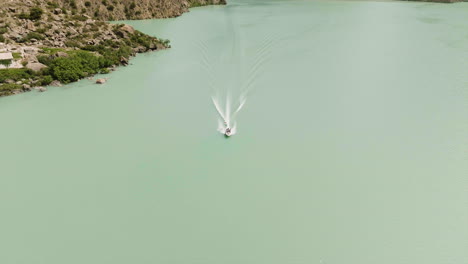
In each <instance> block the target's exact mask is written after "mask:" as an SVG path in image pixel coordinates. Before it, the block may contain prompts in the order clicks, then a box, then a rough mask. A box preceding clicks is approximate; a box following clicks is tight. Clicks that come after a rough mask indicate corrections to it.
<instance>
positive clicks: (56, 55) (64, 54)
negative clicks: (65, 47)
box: [54, 51, 68, 58]
mask: <svg viewBox="0 0 468 264" xmlns="http://www.w3.org/2000/svg"><path fill="white" fill-rule="evenodd" d="M54 56H55V57H57V58H59V57H68V53H66V52H63V51H59V52H57V53H55V54H54Z"/></svg>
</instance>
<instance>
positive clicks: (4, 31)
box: [0, 27, 8, 35]
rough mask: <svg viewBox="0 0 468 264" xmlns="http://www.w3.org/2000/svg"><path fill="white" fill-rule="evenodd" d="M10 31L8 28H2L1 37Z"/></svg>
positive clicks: (0, 28) (0, 30) (0, 29)
mask: <svg viewBox="0 0 468 264" xmlns="http://www.w3.org/2000/svg"><path fill="white" fill-rule="evenodd" d="M7 31H8V29H7V28H6V27H0V35H1V34H5V33H7Z"/></svg>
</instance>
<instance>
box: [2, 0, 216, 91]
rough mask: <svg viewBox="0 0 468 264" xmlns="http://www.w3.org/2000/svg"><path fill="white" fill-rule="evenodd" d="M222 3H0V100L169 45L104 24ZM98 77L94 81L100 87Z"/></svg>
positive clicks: (111, 66) (79, 0)
mask: <svg viewBox="0 0 468 264" xmlns="http://www.w3.org/2000/svg"><path fill="white" fill-rule="evenodd" d="M223 3H224V0H49V1H46V0H0V96H5V95H11V94H17V93H21V92H25V91H29V90H31V89H34V88H36V89H37V90H39V91H44V90H46V88H44V87H42V86H45V85H49V84H53V85H56V86H60V85H61V83H69V82H74V81H77V80H79V79H82V78H86V77H89V76H92V75H94V74H97V73H108V72H110V71H112V70H113V69H114V68H115V67H116V66H118V65H126V64H128V60H129V58H130V57H131V56H134V55H135V54H136V53H142V52H147V51H151V50H159V49H165V48H168V47H170V46H169V41H168V40H163V39H158V38H156V37H154V36H148V35H146V34H144V33H142V32H139V31H138V30H135V29H134V28H132V27H131V26H129V25H124V24H118V25H117V24H110V23H108V22H106V21H107V20H127V19H146V18H164V17H174V16H178V15H181V14H182V13H183V12H186V11H188V8H189V7H194V6H200V5H206V4H223ZM102 80H103V79H101V80H100V81H99V83H102V82H103V81H102Z"/></svg>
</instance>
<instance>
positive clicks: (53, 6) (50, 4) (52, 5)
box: [47, 1, 59, 8]
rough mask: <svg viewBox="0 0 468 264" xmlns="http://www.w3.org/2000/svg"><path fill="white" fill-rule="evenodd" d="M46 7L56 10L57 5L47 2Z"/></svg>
mask: <svg viewBox="0 0 468 264" xmlns="http://www.w3.org/2000/svg"><path fill="white" fill-rule="evenodd" d="M47 6H49V7H50V8H58V7H59V5H58V4H57V3H53V2H50V1H49V2H47Z"/></svg>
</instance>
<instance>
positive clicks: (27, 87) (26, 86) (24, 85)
mask: <svg viewBox="0 0 468 264" xmlns="http://www.w3.org/2000/svg"><path fill="white" fill-rule="evenodd" d="M23 90H26V91H30V90H31V85H29V84H23Z"/></svg>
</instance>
